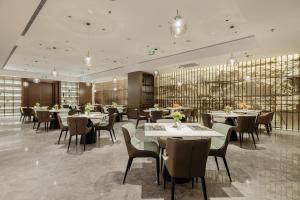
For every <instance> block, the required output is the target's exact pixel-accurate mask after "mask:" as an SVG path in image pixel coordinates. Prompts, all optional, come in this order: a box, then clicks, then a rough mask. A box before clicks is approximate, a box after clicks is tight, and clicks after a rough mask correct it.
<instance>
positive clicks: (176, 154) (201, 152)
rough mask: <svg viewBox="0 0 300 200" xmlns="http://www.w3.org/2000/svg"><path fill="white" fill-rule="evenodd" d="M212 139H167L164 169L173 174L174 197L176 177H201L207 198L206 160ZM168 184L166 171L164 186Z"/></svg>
mask: <svg viewBox="0 0 300 200" xmlns="http://www.w3.org/2000/svg"><path fill="white" fill-rule="evenodd" d="M210 142H211V140H210V139H199V140H182V139H176V138H168V139H167V154H168V157H167V159H166V161H165V167H164V170H167V171H168V172H169V174H170V176H171V182H172V191H171V197H172V200H173V199H174V196H175V195H174V194H175V179H176V178H187V179H192V180H193V179H194V178H198V177H200V178H201V182H202V189H203V194H204V198H205V199H207V194H206V185H205V170H206V161H207V157H208V154H209V148H210ZM165 185H166V171H165V172H164V187H165Z"/></svg>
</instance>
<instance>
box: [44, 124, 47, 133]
mask: <svg viewBox="0 0 300 200" xmlns="http://www.w3.org/2000/svg"><path fill="white" fill-rule="evenodd" d="M44 129H45V131H46V130H47V125H46V122H44Z"/></svg>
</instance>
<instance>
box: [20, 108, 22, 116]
mask: <svg viewBox="0 0 300 200" xmlns="http://www.w3.org/2000/svg"><path fill="white" fill-rule="evenodd" d="M20 113H21V115H23V108H22V107H20Z"/></svg>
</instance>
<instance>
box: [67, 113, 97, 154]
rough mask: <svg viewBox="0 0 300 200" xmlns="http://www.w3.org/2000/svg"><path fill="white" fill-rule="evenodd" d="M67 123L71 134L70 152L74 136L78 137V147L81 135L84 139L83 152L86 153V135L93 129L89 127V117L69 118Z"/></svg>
mask: <svg viewBox="0 0 300 200" xmlns="http://www.w3.org/2000/svg"><path fill="white" fill-rule="evenodd" d="M67 123H68V126H69V132H70V138H69V145H68V150H67V152H68V151H69V148H70V144H71V140H72V136H74V135H75V136H76V146H77V143H78V135H81V136H82V137H83V150H84V151H85V140H86V134H88V133H89V132H90V131H91V130H92V127H88V118H87V117H73V116H69V117H68V118H67Z"/></svg>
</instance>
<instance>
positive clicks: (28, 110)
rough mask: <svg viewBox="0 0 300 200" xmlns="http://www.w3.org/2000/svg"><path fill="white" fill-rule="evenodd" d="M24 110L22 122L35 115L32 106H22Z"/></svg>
mask: <svg viewBox="0 0 300 200" xmlns="http://www.w3.org/2000/svg"><path fill="white" fill-rule="evenodd" d="M22 111H23V120H22V122H24V121H25V119H27V120H31V117H33V115H34V113H33V109H32V108H30V107H24V108H22Z"/></svg>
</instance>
